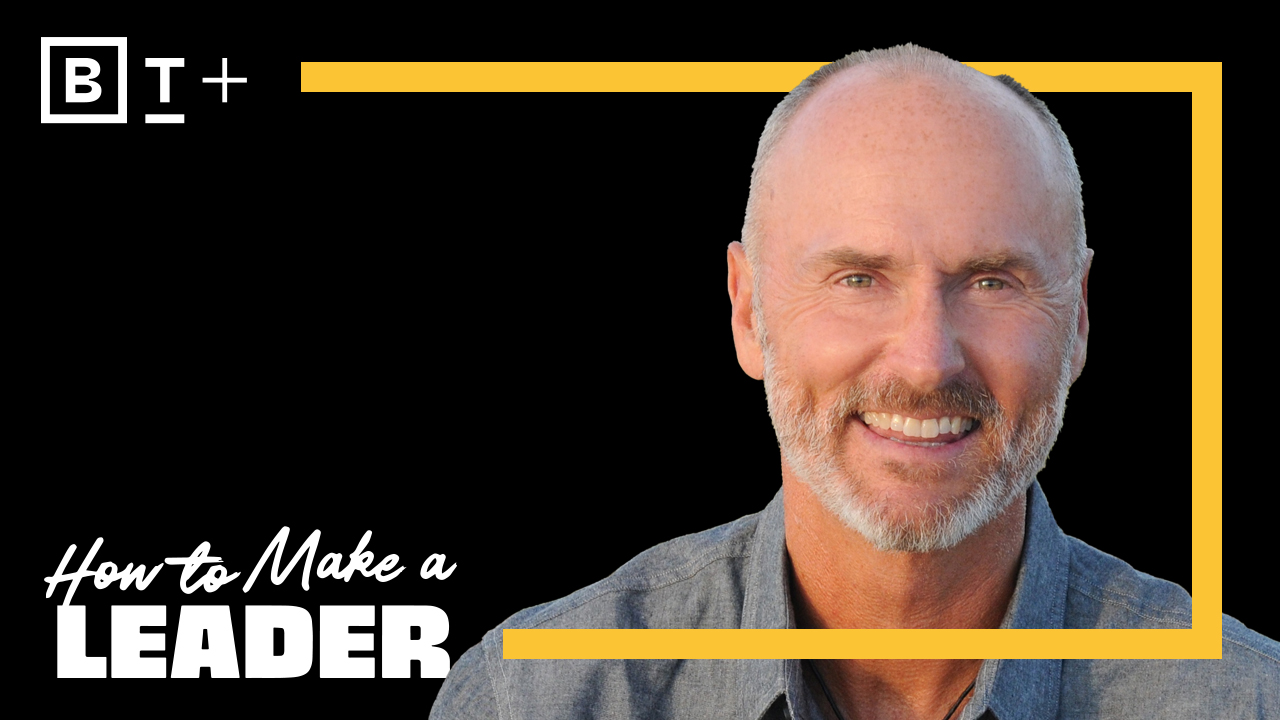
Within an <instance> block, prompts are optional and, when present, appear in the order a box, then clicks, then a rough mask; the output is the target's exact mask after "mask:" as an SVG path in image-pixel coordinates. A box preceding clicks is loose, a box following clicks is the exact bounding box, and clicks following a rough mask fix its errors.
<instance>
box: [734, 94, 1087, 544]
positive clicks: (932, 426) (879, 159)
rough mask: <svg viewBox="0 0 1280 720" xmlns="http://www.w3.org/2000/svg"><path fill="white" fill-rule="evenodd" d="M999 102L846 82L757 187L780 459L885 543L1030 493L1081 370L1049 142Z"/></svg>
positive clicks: (930, 537) (947, 535) (986, 514)
mask: <svg viewBox="0 0 1280 720" xmlns="http://www.w3.org/2000/svg"><path fill="white" fill-rule="evenodd" d="M990 90H991V91H990V92H984V91H977V92H975V91H974V90H970V89H962V88H957V87H954V86H947V85H944V84H940V83H938V82H936V81H930V80H918V79H905V80H894V81H885V80H877V79H874V78H873V77H872V76H870V75H869V74H867V73H862V72H860V71H859V70H856V69H855V70H854V71H850V72H846V73H844V74H843V75H841V76H838V77H836V78H833V79H832V80H830V81H829V84H828V85H827V86H824V87H823V88H822V89H820V90H819V91H818V92H817V94H816V95H815V96H813V97H812V98H810V100H809V101H808V103H807V104H806V105H805V106H804V107H803V108H802V109H801V110H800V112H799V113H798V114H797V116H796V117H795V118H794V119H793V122H792V124H791V126H790V127H789V128H788V130H787V133H786V135H785V136H784V138H783V140H782V142H781V144H780V145H779V146H778V148H777V150H776V151H775V153H774V155H773V156H772V158H771V160H770V164H769V166H768V170H767V174H766V181H765V184H764V186H763V188H762V190H761V192H760V193H759V194H758V199H759V205H758V212H759V215H758V217H760V219H761V221H762V229H763V234H764V237H765V238H767V239H766V241H765V243H764V246H763V248H762V255H761V263H762V265H763V266H764V267H763V272H762V273H761V276H760V277H759V278H758V280H759V282H758V283H757V286H756V287H757V291H756V292H757V297H756V298H755V301H756V305H757V307H758V308H759V309H760V310H762V314H763V316H762V317H757V322H762V323H764V326H765V327H766V328H767V342H766V343H765V345H764V346H763V347H762V348H761V353H762V354H763V364H764V380H765V387H766V391H767V393H768V397H769V410H770V414H771V416H772V417H773V421H774V427H775V429H776V430H777V432H778V437H779V443H780V445H781V447H782V451H783V459H784V465H785V467H786V469H789V470H790V471H791V472H792V473H794V474H795V476H796V477H797V478H798V479H800V480H802V481H805V482H807V483H808V484H809V485H810V486H811V487H812V488H813V489H814V491H815V494H816V495H817V496H818V497H819V499H820V500H822V502H823V503H824V505H825V506H826V507H827V509H828V510H829V511H832V512H833V513H835V514H836V515H837V516H838V517H840V518H841V519H842V520H843V521H844V522H845V523H846V524H847V525H849V526H851V527H853V528H855V529H857V530H859V531H860V532H862V534H863V535H864V536H866V537H867V539H868V540H870V541H871V542H873V543H874V544H876V545H877V546H879V547H880V548H881V549H884V550H905V551H915V552H924V551H930V550H936V549H942V548H946V547H951V546H953V545H954V544H955V543H957V542H959V541H960V540H961V539H963V538H964V537H966V536H967V535H969V534H970V533H972V532H973V531H974V530H976V529H977V528H978V527H981V526H982V525H984V524H985V523H986V522H987V521H989V520H990V519H991V518H992V517H994V516H995V515H997V514H999V512H1000V511H1002V510H1003V509H1005V508H1006V507H1007V506H1008V505H1009V503H1010V502H1011V501H1012V500H1013V499H1014V498H1016V497H1017V496H1018V495H1019V494H1021V493H1022V492H1024V491H1025V489H1026V487H1027V485H1028V484H1030V482H1031V480H1032V479H1033V478H1034V476H1035V473H1036V472H1038V471H1039V470H1040V468H1041V467H1043V464H1044V461H1045V458H1046V457H1047V455H1048V452H1049V448H1050V447H1051V445H1052V443H1053V440H1054V438H1055V437H1056V436H1057V432H1058V430H1059V428H1060V426H1061V418H1062V412H1063V409H1064V405H1065V400H1066V390H1067V387H1068V386H1069V385H1070V382H1071V380H1072V379H1073V378H1074V376H1075V375H1076V374H1078V372H1079V366H1080V365H1082V364H1083V358H1084V353H1083V344H1084V339H1085V337H1084V334H1085V332H1087V321H1084V322H1081V321H1080V320H1079V315H1078V313H1080V312H1082V309H1083V308H1082V303H1081V295H1080V287H1079V286H1077V285H1075V284H1074V283H1073V282H1072V279H1071V275H1072V273H1071V268H1072V252H1073V250H1072V243H1071V241H1070V239H1069V233H1070V225H1069V215H1068V214H1067V205H1066V202H1065V200H1066V198H1064V197H1063V193H1062V192H1061V191H1060V190H1059V186H1058V185H1056V184H1055V180H1054V178H1053V177H1052V173H1053V167H1054V166H1053V164H1052V149H1051V146H1050V145H1049V143H1048V142H1047V141H1046V138H1047V133H1046V132H1045V131H1044V130H1043V128H1041V127H1040V126H1039V124H1038V123H1039V121H1038V120H1037V119H1035V117H1034V116H1033V115H1032V113H1031V112H1030V111H1029V110H1028V109H1026V108H1024V107H1021V106H1020V105H1021V103H1020V101H1019V100H1017V99H1016V98H1014V97H1013V96H1012V94H1011V93H1007V92H1003V90H1002V89H1001V88H996V87H992V88H991V89H990Z"/></svg>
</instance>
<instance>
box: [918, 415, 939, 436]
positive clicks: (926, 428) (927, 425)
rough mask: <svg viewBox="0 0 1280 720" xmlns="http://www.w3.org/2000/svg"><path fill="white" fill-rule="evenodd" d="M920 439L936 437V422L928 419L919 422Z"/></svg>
mask: <svg viewBox="0 0 1280 720" xmlns="http://www.w3.org/2000/svg"><path fill="white" fill-rule="evenodd" d="M920 437H922V438H936V437H938V421H937V420H933V419H929V420H921V421H920Z"/></svg>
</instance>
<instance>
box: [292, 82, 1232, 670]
mask: <svg viewBox="0 0 1280 720" xmlns="http://www.w3.org/2000/svg"><path fill="white" fill-rule="evenodd" d="M823 64H824V63H662V62H655V63H323V62H304V63H302V91H303V92H316V91H319V92H361V91H368V92H399V91H422V92H449V91H484V92H649V91H666V92H671V91H686V92H787V91H789V90H790V89H791V88H793V87H795V86H796V85H797V84H799V82H800V81H801V80H803V79H804V78H805V77H806V76H808V75H809V73H811V72H813V71H814V70H816V69H817V68H818V67H819V66H821V65H823ZM967 64H968V65H970V66H972V67H974V68H976V69H978V70H980V71H982V72H984V73H987V74H989V75H1000V74H1007V75H1012V76H1013V77H1015V78H1017V79H1018V81H1019V82H1021V83H1022V84H1023V85H1024V86H1025V87H1026V88H1028V89H1029V90H1031V91H1033V92H1186V93H1191V123H1192V125H1191V126H1192V131H1191V172H1192V260H1191V261H1192V263H1193V265H1194V266H1195V268H1196V272H1197V274H1198V275H1199V276H1201V277H1209V278H1211V279H1214V280H1217V282H1204V283H1195V284H1193V285H1192V288H1191V313H1192V315H1191V395H1192V399H1191V408H1192V410H1191V425H1192V427H1191V439H1192V444H1191V471H1192V505H1191V508H1192V510H1191V541H1192V559H1191V582H1192V585H1193V586H1194V587H1195V591H1196V596H1195V604H1194V605H1193V609H1192V627H1191V629H1189V630H657V629H648V630H505V631H503V657H504V658H507V659H538V658H542V659H553V658H584V659H614V658H618V659H623V658H625V659H645V658H688V659H697V658H887V659H888V658H903V659H910V658H919V659H924V658H1064V659H1071V658H1143V659H1146V658H1166V659H1184V658H1221V657H1222V430H1221V426H1220V425H1219V424H1218V423H1217V422H1216V421H1211V420H1210V419H1211V418H1217V417H1218V416H1219V415H1220V413H1221V410H1222V291H1221V279H1222V63H1220V62H1216V63H1093V62H1076V63H1070V62H1068V63H967Z"/></svg>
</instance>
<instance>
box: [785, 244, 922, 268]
mask: <svg viewBox="0 0 1280 720" xmlns="http://www.w3.org/2000/svg"><path fill="white" fill-rule="evenodd" d="M898 264H899V263H898V259H897V258H895V257H894V256H892V255H872V254H870V253H864V252H862V251H859V250H854V249H853V248H850V247H841V248H836V249H834V250H827V251H826V252H821V253H818V254H817V255H814V256H813V257H811V258H809V259H808V260H807V261H806V262H805V265H806V266H808V267H810V268H815V269H818V268H827V267H833V266H834V267H856V268H861V269H864V270H890V269H892V268H895V267H897V266H898Z"/></svg>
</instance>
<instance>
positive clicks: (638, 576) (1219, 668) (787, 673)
mask: <svg viewBox="0 0 1280 720" xmlns="http://www.w3.org/2000/svg"><path fill="white" fill-rule="evenodd" d="M1024 542H1025V544H1024V547H1023V557H1022V567H1021V569H1020V570H1019V573H1018V582H1017V587H1016V589H1015V591H1014V595H1013V599H1012V601H1011V602H1010V604H1009V612H1008V613H1007V615H1006V616H1005V619H1004V622H1003V624H1002V625H1001V627H1006V628H1186V627H1190V626H1191V597H1190V596H1189V595H1188V594H1187V593H1186V591H1184V590H1183V589H1182V588H1181V587H1179V586H1177V585H1175V584H1173V583H1170V582H1166V581H1164V580H1158V579H1156V578H1154V577H1151V576H1150V575H1147V574H1145V573H1141V572H1138V571H1137V570H1134V569H1133V568H1132V567H1130V566H1129V565H1128V564H1126V563H1124V562H1123V561H1121V560H1118V559H1116V558H1114V557H1112V556H1110V555H1108V554H1106V553H1104V552H1101V551H1099V550H1095V549H1094V548H1092V547H1090V546H1088V545H1086V544H1084V543H1083V542H1081V541H1079V540H1077V539H1075V538H1072V537H1068V536H1067V535H1065V534H1064V533H1063V532H1062V530H1061V529H1060V528H1059V527H1058V524H1057V523H1056V522H1055V521H1054V519H1053V514H1052V513H1051V512H1050V511H1049V505H1048V503H1047V502H1046V500H1045V497H1044V493H1043V492H1042V491H1041V489H1040V484H1039V483H1038V482H1036V483H1033V484H1032V486H1031V489H1030V491H1029V502H1028V503H1027V532H1026V539H1025V541H1024ZM789 563H790V560H789V558H788V556H787V551H786V542H785V535H784V530H783V511H782V492H781V491H779V492H778V494H777V496H776V497H774V499H773V501H772V502H770V503H769V505H768V507H766V508H765V509H764V511H763V512H761V513H759V514H756V515H749V516H747V517H744V518H742V519H740V520H737V521H735V522H732V523H729V524H727V525H721V526H720V527H717V528H714V529H711V530H707V531H706V532H701V533H697V534H695V535H687V536H685V537H681V538H676V539H675V540H672V541H670V542H666V543H663V544H661V545H658V546H657V547H654V548H650V549H649V550H646V551H645V552H643V553H641V554H640V555H638V556H636V557H635V558H634V559H632V560H631V561H630V562H628V563H627V564H626V565H623V566H622V567H621V568H619V569H618V571H617V572H615V573H614V574H612V575H610V576H609V577H607V578H605V579H604V580H601V581H600V582H598V583H595V584H594V585H591V586H589V587H586V588H583V589H582V590H579V591H578V592H575V593H573V594H572V595H570V596H568V597H565V598H562V599H560V600H556V601H554V602H550V603H546V604H545V605H539V606H537V607H532V608H529V609H527V610H523V611H521V612H519V613H516V614H515V615H513V616H512V617H511V618H509V619H508V620H507V621H506V622H504V623H502V625H501V626H499V627H498V628H496V629H494V630H491V631H490V632H488V633H487V634H485V636H484V639H483V640H481V642H480V644H478V645H476V646H475V647H473V648H471V649H470V650H468V651H467V652H466V653H465V654H464V655H463V656H462V657H461V658H459V659H458V662H457V663H456V664H455V665H454V666H453V668H452V670H450V672H449V677H448V679H447V680H446V681H445V683H444V687H443V688H441V690H440V695H439V696H438V697H437V699H436V703H435V705H434V707H432V709H431V718H432V720H449V719H451V718H502V719H503V720H514V719H515V718H539V719H544V718H588V717H589V718H749V719H750V720H755V719H756V718H783V719H787V718H815V719H816V718H822V717H823V714H822V711H821V710H820V709H819V705H818V703H819V702H820V700H819V697H818V696H815V695H814V693H812V692H810V689H809V685H808V684H807V683H806V681H805V677H804V671H803V670H802V667H803V664H802V663H801V662H800V661H799V660H503V659H502V630H503V628H794V627H795V614H794V613H793V612H792V607H791V598H790V594H789V589H788V588H789V582H788V577H789V571H790V570H789ZM959 717H960V720H975V719H976V718H998V720H1041V719H1044V720H1049V719H1050V718H1125V719H1128V718H1135V719H1136V718H1153V719H1154V718H1160V719H1161V720H1167V719H1171V718H1214V719H1218V718H1278V719H1280V643H1277V642H1275V641H1274V640H1271V639H1269V638H1266V637H1263V636H1262V635H1259V634H1258V633H1255V632H1253V631H1251V630H1249V629H1248V628H1246V627H1245V626H1244V625H1242V624H1240V622H1239V621H1237V620H1235V619H1233V618H1231V617H1229V616H1223V618H1222V659H1221V660H987V661H985V662H984V663H983V664H982V669H981V670H980V671H979V673H978V680H977V685H976V687H975V690H974V694H973V697H972V698H971V699H970V701H969V704H968V705H966V706H965V709H964V711H963V712H962V713H961V714H960V716H959Z"/></svg>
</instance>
